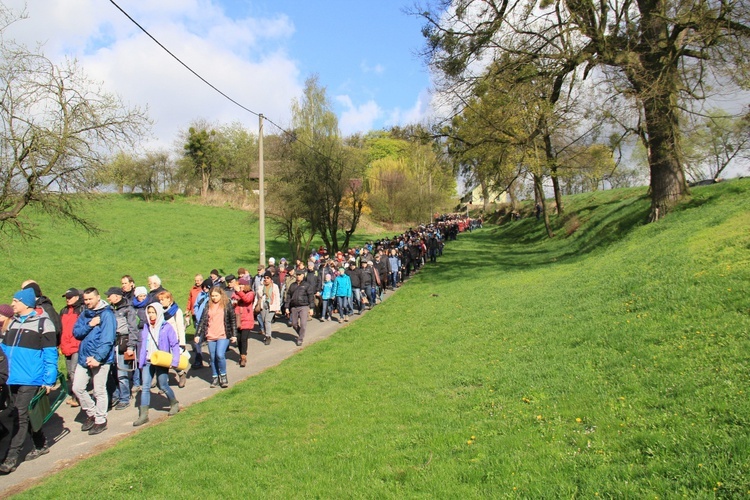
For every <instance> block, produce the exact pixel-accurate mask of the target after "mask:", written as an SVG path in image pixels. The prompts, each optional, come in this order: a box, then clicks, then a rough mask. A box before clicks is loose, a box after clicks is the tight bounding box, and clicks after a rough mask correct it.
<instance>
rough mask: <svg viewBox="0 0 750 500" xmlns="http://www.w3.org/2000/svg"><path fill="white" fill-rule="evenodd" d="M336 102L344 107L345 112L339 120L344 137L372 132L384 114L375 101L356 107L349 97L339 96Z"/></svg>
mask: <svg viewBox="0 0 750 500" xmlns="http://www.w3.org/2000/svg"><path fill="white" fill-rule="evenodd" d="M336 101H337V102H339V103H340V104H341V105H342V106H343V107H344V111H343V112H342V113H341V117H340V118H339V128H340V129H341V133H342V134H344V135H351V134H353V133H356V132H367V131H369V130H372V129H373V128H374V124H375V121H376V120H377V119H378V118H380V117H381V116H382V114H383V112H382V110H381V109H380V107H379V106H378V104H377V103H376V102H375V101H373V100H369V101H367V102H366V103H364V104H361V105H359V106H355V105H354V103H353V102H352V100H351V98H350V97H349V96H348V95H339V96H336Z"/></svg>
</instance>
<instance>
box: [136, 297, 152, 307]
mask: <svg viewBox="0 0 750 500" xmlns="http://www.w3.org/2000/svg"><path fill="white" fill-rule="evenodd" d="M148 299H149V297H148V295H146V298H145V299H143V300H138V299H137V298H135V297H133V307H135V308H136V309H140V308H142V307H146V306H147V305H148Z"/></svg>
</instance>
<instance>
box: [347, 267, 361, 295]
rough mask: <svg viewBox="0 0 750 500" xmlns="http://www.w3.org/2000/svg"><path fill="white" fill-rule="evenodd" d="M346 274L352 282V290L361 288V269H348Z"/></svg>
mask: <svg viewBox="0 0 750 500" xmlns="http://www.w3.org/2000/svg"><path fill="white" fill-rule="evenodd" d="M346 274H347V276H349V279H350V280H351V282H352V290H357V289H359V288H362V271H361V270H360V269H356V268H355V269H349V270H347V271H346Z"/></svg>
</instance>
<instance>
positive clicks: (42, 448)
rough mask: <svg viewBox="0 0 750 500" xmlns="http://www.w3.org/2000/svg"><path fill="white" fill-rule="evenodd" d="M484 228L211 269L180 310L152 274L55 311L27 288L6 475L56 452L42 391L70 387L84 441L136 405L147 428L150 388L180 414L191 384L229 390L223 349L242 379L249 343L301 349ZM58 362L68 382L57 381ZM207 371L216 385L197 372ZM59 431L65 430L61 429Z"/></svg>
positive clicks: (1, 364)
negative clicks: (315, 331) (190, 331)
mask: <svg viewBox="0 0 750 500" xmlns="http://www.w3.org/2000/svg"><path fill="white" fill-rule="evenodd" d="M477 225H481V222H479V223H477V221H473V220H469V219H466V218H464V217H460V216H443V217H441V218H439V219H438V220H437V221H436V222H435V223H434V224H430V225H427V226H420V227H418V228H416V229H410V230H409V231H406V232H405V233H403V234H401V235H399V236H396V237H394V238H392V239H384V240H380V241H375V242H371V243H368V244H367V245H364V246H362V247H356V248H352V249H348V250H346V251H340V252H337V253H335V254H328V253H327V252H326V251H325V249H324V248H320V249H318V250H316V251H313V252H312V254H311V255H310V257H309V259H308V260H307V262H303V261H301V260H297V261H296V263H295V264H294V265H290V263H289V262H287V260H286V259H284V258H282V259H280V260H279V262H278V264H277V262H276V260H275V259H274V258H270V259H268V265H267V266H266V265H259V266H258V267H257V273H256V274H255V275H251V274H250V273H249V272H248V271H247V270H246V269H245V268H240V269H238V271H237V275H231V274H230V275H227V276H220V274H219V272H218V271H217V270H216V269H214V270H212V271H211V272H210V273H209V277H208V278H205V279H204V277H203V275H201V274H197V275H196V276H195V281H194V285H193V287H192V288H191V290H190V293H189V296H188V300H187V303H186V307H185V310H184V311H183V310H182V309H181V308H180V307H179V306H178V305H177V302H176V300H175V297H174V296H173V294H172V293H171V292H170V291H168V290H166V289H165V288H164V287H163V286H162V281H161V280H160V278H159V277H158V276H157V275H153V276H149V277H148V279H147V284H148V289H147V288H146V287H143V286H135V282H134V280H133V278H132V276H130V275H127V274H126V275H124V276H123V277H122V279H121V282H120V286H113V287H110V288H108V289H107V290H106V291H105V293H104V295H103V296H102V294H101V293H100V291H99V289H97V288H96V287H87V288H84V289H82V290H79V289H77V288H70V289H68V290H66V291H65V293H64V294H63V295H62V297H63V298H64V299H65V301H66V305H65V306H64V307H63V308H62V309H61V310H60V311H57V310H55V308H54V307H53V305H52V301H51V300H50V299H49V298H48V297H46V296H45V295H44V294H43V293H42V291H41V288H40V286H39V284H37V283H36V282H35V281H33V280H27V281H25V282H24V283H22V284H21V289H20V290H19V291H17V292H16V293H15V294H13V297H12V301H11V304H9V305H8V304H0V335H2V343H0V459H1V462H0V474H9V473H11V472H13V471H15V470H16V468H17V467H18V466H19V464H21V463H22V461H24V462H29V461H32V460H35V459H38V458H39V457H42V456H43V455H46V454H48V453H50V441H49V440H48V439H47V437H46V433H45V430H44V427H45V426H44V422H46V421H47V420H45V419H41V420H40V419H39V418H35V417H37V416H36V415H35V410H34V404H35V402H36V401H38V400H39V399H40V397H41V398H43V397H44V396H45V394H46V395H47V397H49V398H52V397H53V396H55V395H57V394H59V393H60V392H61V391H63V390H67V397H66V399H65V403H66V404H67V405H68V407H69V408H67V409H66V408H60V409H59V410H58V411H57V413H58V414H59V413H65V414H68V415H70V414H73V415H74V418H77V421H79V422H80V423H81V426H80V431H81V432H82V433H86V434H87V435H89V436H96V435H98V434H101V433H103V432H105V431H106V430H107V429H108V421H109V420H112V419H111V418H110V412H111V411H112V410H114V411H115V412H117V415H119V414H124V413H125V411H126V410H128V409H129V408H130V407H131V402H132V401H134V400H137V403H136V406H137V408H138V414H137V416H136V417H135V419H134V420H133V421H132V426H134V427H139V426H141V425H143V424H145V423H147V422H149V419H150V417H149V411H150V409H151V407H152V403H151V400H152V393H151V389H154V388H156V389H157V390H158V396H157V397H160V398H161V397H163V398H166V400H167V402H168V403H167V405H166V408H165V409H166V410H167V412H166V414H167V415H168V416H171V415H175V414H176V413H178V412H179V411H180V409H181V405H180V403H179V401H178V399H177V395H178V394H180V397H181V398H183V394H184V395H189V394H190V393H191V392H192V391H197V390H200V389H202V388H203V387H204V386H202V385H201V386H200V387H196V388H191V386H194V384H200V383H201V382H202V381H203V380H205V382H208V384H209V385H208V387H209V388H210V389H214V388H217V387H218V388H226V387H228V386H229V374H228V369H227V353H228V352H230V353H231V354H232V356H234V351H235V350H236V351H237V356H236V357H237V365H236V366H237V370H236V371H235V373H238V376H241V370H242V369H244V368H245V367H246V366H248V362H249V360H248V345H249V341H250V340H251V339H252V338H257V339H258V340H259V341H260V342H261V343H262V344H260V343H259V344H258V345H261V346H269V345H271V343H272V341H273V339H274V337H276V338H277V339H278V340H277V341H282V340H283V341H288V340H292V341H293V342H294V344H296V346H302V345H303V343H304V342H305V339H306V334H307V330H308V328H307V327H308V320H310V319H317V320H318V321H319V322H322V323H326V322H332V321H336V322H337V323H343V322H348V321H349V320H350V319H351V318H352V317H353V316H354V314H355V312H356V314H358V315H361V314H362V313H363V312H364V311H366V310H369V309H372V308H373V307H375V306H376V305H377V304H378V303H379V302H382V300H383V298H384V296H385V294H386V293H387V291H388V290H390V291H393V290H396V289H397V288H398V287H399V286H400V285H401V283H402V282H403V281H404V280H406V279H408V278H409V277H410V276H411V275H413V274H414V273H416V272H418V271H419V270H420V269H421V268H422V267H423V266H424V265H425V264H426V263H428V262H435V261H436V260H437V258H438V256H440V255H442V251H443V245H444V243H445V242H446V241H448V240H451V239H455V238H456V235H457V234H458V233H459V232H460V231H463V230H464V229H469V230H470V229H472V228H474V227H477ZM103 297H106V299H107V300H106V301H105V300H104V298H103ZM191 324H192V325H194V336H193V338H192V341H190V343H189V347H190V349H188V336H187V335H186V330H187V328H188V327H189V326H190V325H191ZM290 329H291V331H290ZM286 332H289V333H286ZM292 332H293V334H292ZM274 334H275V335H274ZM285 343H286V342H285ZM230 347H231V350H230ZM59 356H63V357H64V361H65V367H66V374H61V373H58V357H59ZM256 357H257V358H259V357H260V356H259V355H256ZM206 364H207V365H208V367H209V368H210V377H208V376H207V375H205V376H201V374H202V373H204V372H205V368H206ZM188 376H189V378H190V383H188ZM157 386H158V388H157ZM173 386H176V388H173ZM61 398H65V396H64V395H63V396H61ZM186 399H188V400H190V401H194V400H196V398H194V397H190V396H187V398H186ZM160 404H161V403H158V404H157V406H158V405H160ZM161 406H162V407H163V405H161ZM75 413H78V415H75ZM53 416H55V415H52V413H50V414H48V415H46V417H47V419H50V417H53ZM119 420H122V419H119ZM53 421H54V419H50V423H48V424H46V427H50V426H52V425H53V424H52V422H53ZM57 427H59V428H60V429H63V426H62V424H60V423H59V422H58V424H57ZM64 430H65V433H70V432H75V431H70V430H69V429H67V428H65V429H64ZM65 433H63V432H59V433H58V434H57V435H56V436H55V438H54V439H53V440H52V443H56V442H58V441H59V439H60V438H61V437H63V435H64V434H65ZM29 435H30V436H31V440H30V441H31V444H30V446H29V443H28V442H27V441H29V439H28V438H29ZM29 448H30V449H29ZM26 449H29V451H27V452H26V454H25V456H24V455H23V451H24V450H26Z"/></svg>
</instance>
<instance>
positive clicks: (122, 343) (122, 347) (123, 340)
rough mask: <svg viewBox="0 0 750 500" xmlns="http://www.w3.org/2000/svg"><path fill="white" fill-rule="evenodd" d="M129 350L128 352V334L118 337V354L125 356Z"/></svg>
mask: <svg viewBox="0 0 750 500" xmlns="http://www.w3.org/2000/svg"><path fill="white" fill-rule="evenodd" d="M127 350H128V334H123V335H118V336H117V353H118V354H125V351H127Z"/></svg>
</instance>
